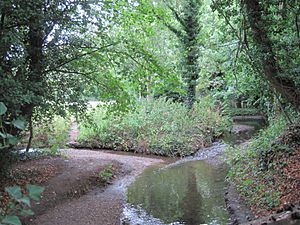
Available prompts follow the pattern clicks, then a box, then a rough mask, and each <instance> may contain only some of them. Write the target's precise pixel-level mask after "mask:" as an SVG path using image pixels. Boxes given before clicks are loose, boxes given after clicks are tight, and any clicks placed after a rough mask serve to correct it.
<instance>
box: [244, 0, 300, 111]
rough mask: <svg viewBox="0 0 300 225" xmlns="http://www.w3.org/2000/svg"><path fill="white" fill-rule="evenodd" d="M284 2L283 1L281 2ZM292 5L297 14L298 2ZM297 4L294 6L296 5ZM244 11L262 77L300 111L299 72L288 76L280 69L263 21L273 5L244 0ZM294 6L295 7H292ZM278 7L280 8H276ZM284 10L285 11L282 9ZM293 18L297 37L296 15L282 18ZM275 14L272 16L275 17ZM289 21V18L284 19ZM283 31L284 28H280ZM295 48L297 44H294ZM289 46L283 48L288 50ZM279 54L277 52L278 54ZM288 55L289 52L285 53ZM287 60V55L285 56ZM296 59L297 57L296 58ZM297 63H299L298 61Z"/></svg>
mask: <svg viewBox="0 0 300 225" xmlns="http://www.w3.org/2000/svg"><path fill="white" fill-rule="evenodd" d="M283 2H285V1H283ZM292 2H293V3H290V4H291V7H292V5H293V6H295V7H297V6H298V7H297V8H298V12H299V2H298V1H292ZM297 2H298V4H295V3H297ZM244 4H245V9H246V13H247V17H248V22H249V25H250V27H251V30H252V35H253V39H254V41H255V44H256V46H257V48H258V53H259V57H260V62H261V65H262V69H263V76H264V77H265V78H266V79H267V80H268V81H269V83H270V85H271V86H272V87H273V88H274V89H275V90H276V91H277V92H278V93H280V94H281V95H282V96H283V97H284V98H285V99H286V100H287V101H288V102H290V103H291V104H292V105H294V106H295V107H296V108H298V110H299V109H300V108H299V107H300V88H299V86H298V85H297V84H296V82H297V81H296V79H297V77H298V76H299V75H300V74H299V71H294V74H293V75H292V76H289V73H290V71H288V70H285V69H283V68H282V67H281V65H280V63H279V62H278V61H279V60H280V56H279V57H278V54H276V52H275V51H274V43H273V40H272V39H271V38H270V35H269V34H268V29H267V28H266V27H267V26H268V23H267V21H266V20H265V19H264V16H265V15H268V14H269V13H270V11H269V12H268V10H271V9H272V6H274V5H273V4H270V3H265V4H263V3H261V2H260V1H258V0H245V1H244ZM294 4H295V5H294ZM278 7H280V6H278ZM284 10H286V9H284ZM288 15H290V16H293V17H294V16H295V23H296V29H295V31H294V32H297V35H298V37H299V27H298V25H297V24H298V14H297V15H291V14H285V15H284V16H285V17H286V16H288ZM275 16H276V14H275V15H274V14H273V17H275ZM286 19H290V18H286ZM281 29H282V30H284V28H281ZM279 33H280V34H281V35H282V34H283V32H282V31H280V30H279ZM295 44H296V46H295V48H297V45H298V43H297V42H296V43H295ZM289 47H290V46H285V48H289ZM278 53H279V52H278ZM286 54H289V51H287V52H286ZM285 56H286V57H287V58H289V57H288V55H285ZM297 58H298V57H297ZM298 62H299V61H298ZM290 63H291V62H290Z"/></svg>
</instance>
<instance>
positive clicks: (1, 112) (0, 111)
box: [0, 102, 7, 116]
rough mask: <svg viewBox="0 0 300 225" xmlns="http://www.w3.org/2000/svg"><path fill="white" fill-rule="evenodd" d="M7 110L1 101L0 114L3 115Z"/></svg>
mask: <svg viewBox="0 0 300 225" xmlns="http://www.w3.org/2000/svg"><path fill="white" fill-rule="evenodd" d="M6 111H7V108H6V106H5V105H4V103H3V102H0V116H2V115H4V114H5V113H6Z"/></svg>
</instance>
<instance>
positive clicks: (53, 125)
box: [32, 116, 71, 152]
mask: <svg viewBox="0 0 300 225" xmlns="http://www.w3.org/2000/svg"><path fill="white" fill-rule="evenodd" d="M70 125H71V120H70V119H68V118H63V117H60V116H55V117H54V118H53V119H51V120H46V121H43V122H42V124H38V123H34V127H33V135H34V136H33V140H32V147H33V148H50V149H51V151H52V152H57V150H58V149H59V148H63V147H64V146H65V144H66V143H67V141H68V137H69V131H70Z"/></svg>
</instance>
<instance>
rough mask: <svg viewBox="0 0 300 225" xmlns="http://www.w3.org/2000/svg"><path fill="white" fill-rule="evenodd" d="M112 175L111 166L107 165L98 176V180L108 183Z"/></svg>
mask: <svg viewBox="0 0 300 225" xmlns="http://www.w3.org/2000/svg"><path fill="white" fill-rule="evenodd" d="M113 175H114V171H113V165H112V164H108V165H106V166H105V167H104V169H103V170H102V171H101V172H100V173H99V174H98V176H99V178H100V179H101V180H102V181H103V182H108V181H109V180H110V179H111V178H112V177H113Z"/></svg>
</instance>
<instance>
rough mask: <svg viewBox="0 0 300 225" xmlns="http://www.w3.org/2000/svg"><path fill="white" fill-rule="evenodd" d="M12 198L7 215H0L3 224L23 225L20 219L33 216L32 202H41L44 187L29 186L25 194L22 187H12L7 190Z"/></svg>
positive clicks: (0, 221)
mask: <svg viewBox="0 0 300 225" xmlns="http://www.w3.org/2000/svg"><path fill="white" fill-rule="evenodd" d="M5 191H6V192H7V193H8V194H9V196H10V204H9V209H8V211H7V212H6V214H5V215H0V223H1V224H9V225H21V221H20V218H21V217H27V216H33V215H34V212H33V211H32V209H31V201H32V200H34V201H39V200H40V199H41V195H42V193H43V191H44V188H43V187H40V186H36V185H31V184H27V185H26V190H25V193H27V194H23V192H22V190H21V187H20V186H12V187H7V188H5Z"/></svg>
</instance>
